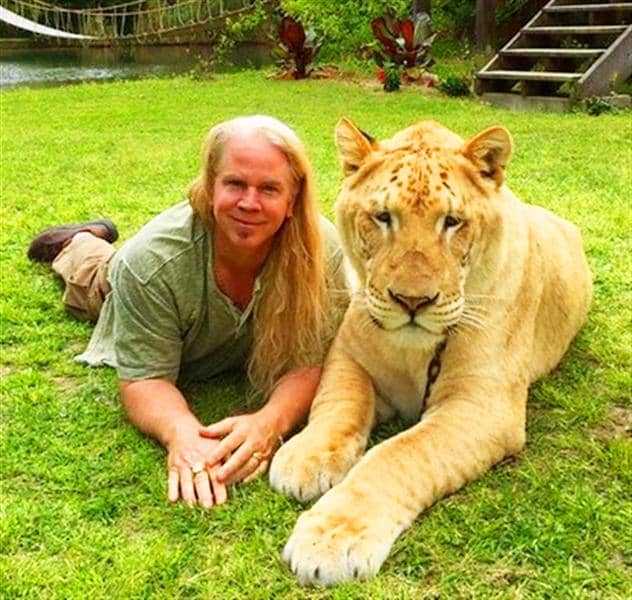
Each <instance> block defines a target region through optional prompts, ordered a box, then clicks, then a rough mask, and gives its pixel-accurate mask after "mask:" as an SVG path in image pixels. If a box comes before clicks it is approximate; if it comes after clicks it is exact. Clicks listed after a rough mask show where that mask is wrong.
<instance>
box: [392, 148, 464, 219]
mask: <svg viewBox="0 0 632 600" xmlns="http://www.w3.org/2000/svg"><path fill="white" fill-rule="evenodd" d="M407 150H408V151H407V152H406V154H405V155H403V156H402V153H401V152H398V156H396V157H393V158H391V159H390V161H388V160H387V161H385V162H384V164H383V171H382V174H381V177H380V179H381V180H382V181H383V182H384V183H383V185H382V187H381V191H382V192H383V193H384V195H383V199H384V201H385V202H386V203H387V202H388V200H390V198H391V197H392V196H395V197H396V198H397V203H398V204H400V205H404V206H407V207H410V208H411V209H416V210H419V209H421V210H427V209H429V208H430V207H431V206H433V205H435V204H436V202H437V200H438V199H440V198H442V197H447V201H448V203H449V205H450V206H452V205H453V201H454V196H455V194H454V191H453V190H452V188H451V187H450V184H449V183H448V177H449V175H448V173H449V170H450V165H449V161H448V160H446V157H445V156H444V155H442V153H441V151H440V149H439V148H436V147H433V148H419V149H417V151H412V150H410V149H407ZM387 189H388V190H390V192H392V193H389V194H386V193H385V192H386V190H387Z"/></svg>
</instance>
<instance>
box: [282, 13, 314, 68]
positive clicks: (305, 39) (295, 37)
mask: <svg viewBox="0 0 632 600" xmlns="http://www.w3.org/2000/svg"><path fill="white" fill-rule="evenodd" d="M320 46H321V42H320V41H319V39H318V37H317V36H316V33H315V32H314V30H313V29H309V30H308V31H305V28H304V27H303V25H302V24H301V23H300V21H297V20H296V19H294V18H292V17H289V16H287V15H286V16H284V17H283V18H282V19H281V23H280V25H279V42H278V46H277V47H276V48H275V49H274V50H273V55H274V56H275V58H276V59H277V61H278V65H279V66H280V67H281V69H282V70H283V71H284V72H285V73H287V74H288V75H289V76H290V77H291V78H292V79H305V78H306V77H309V74H310V73H311V71H312V69H311V68H310V65H311V64H312V61H313V60H314V59H315V58H316V55H317V54H318V50H319V49H320Z"/></svg>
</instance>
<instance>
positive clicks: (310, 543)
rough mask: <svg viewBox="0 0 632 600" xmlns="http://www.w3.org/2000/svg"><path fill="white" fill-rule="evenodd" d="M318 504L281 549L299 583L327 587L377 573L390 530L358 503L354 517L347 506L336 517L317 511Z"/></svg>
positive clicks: (389, 540)
mask: <svg viewBox="0 0 632 600" xmlns="http://www.w3.org/2000/svg"><path fill="white" fill-rule="evenodd" d="M333 491H334V492H335V491H336V490H333ZM326 498H327V496H325V497H324V498H323V500H325V499H326ZM320 502H322V500H321V501H320ZM320 502H318V503H317V504H316V505H314V507H313V508H312V509H311V510H309V511H307V512H305V513H303V514H302V515H301V516H300V517H299V519H298V521H297V523H296V526H295V527H294V531H293V532H292V535H291V536H290V539H289V540H288V542H287V544H286V546H285V549H284V550H283V560H285V562H286V563H287V564H288V565H289V566H290V568H291V569H292V572H293V573H294V574H295V575H296V577H297V578H298V581H299V583H300V584H301V585H321V586H329V585H334V584H337V583H342V582H344V581H350V580H353V579H364V578H366V577H369V576H370V575H373V574H374V573H376V572H377V571H378V570H379V568H380V566H381V565H382V563H383V562H384V560H385V559H386V557H387V556H388V553H389V551H390V549H391V545H392V543H393V540H394V539H395V537H396V536H397V534H396V532H394V530H393V528H392V527H389V526H388V525H387V524H386V523H385V522H384V521H383V520H381V519H380V517H379V515H370V514H367V513H366V512H365V511H363V507H362V505H361V504H360V505H359V506H357V507H355V511H356V514H353V512H352V511H350V510H349V506H347V510H344V511H340V514H339V512H338V511H336V510H331V508H327V509H321V508H319V504H320ZM374 517H375V518H374Z"/></svg>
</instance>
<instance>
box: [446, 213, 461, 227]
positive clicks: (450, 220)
mask: <svg viewBox="0 0 632 600" xmlns="http://www.w3.org/2000/svg"><path fill="white" fill-rule="evenodd" d="M460 223H461V219H459V218H458V217H453V216H452V215H447V216H446V218H445V219H444V220H443V226H444V227H445V228H446V229H450V228H451V227H456V226H457V225H459V224H460Z"/></svg>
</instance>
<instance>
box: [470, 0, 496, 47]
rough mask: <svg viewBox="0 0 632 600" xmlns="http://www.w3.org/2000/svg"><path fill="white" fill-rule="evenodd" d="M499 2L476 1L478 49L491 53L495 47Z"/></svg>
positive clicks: (492, 0) (491, 0) (490, 0)
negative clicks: (496, 15)
mask: <svg viewBox="0 0 632 600" xmlns="http://www.w3.org/2000/svg"><path fill="white" fill-rule="evenodd" d="M497 4H498V0H476V31H475V35H476V47H477V48H478V49H479V50H482V51H483V52H489V51H491V50H493V49H494V46H495V39H494V38H495V36H494V33H495V24H496V23H495V18H494V14H495V11H496V5H497Z"/></svg>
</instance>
